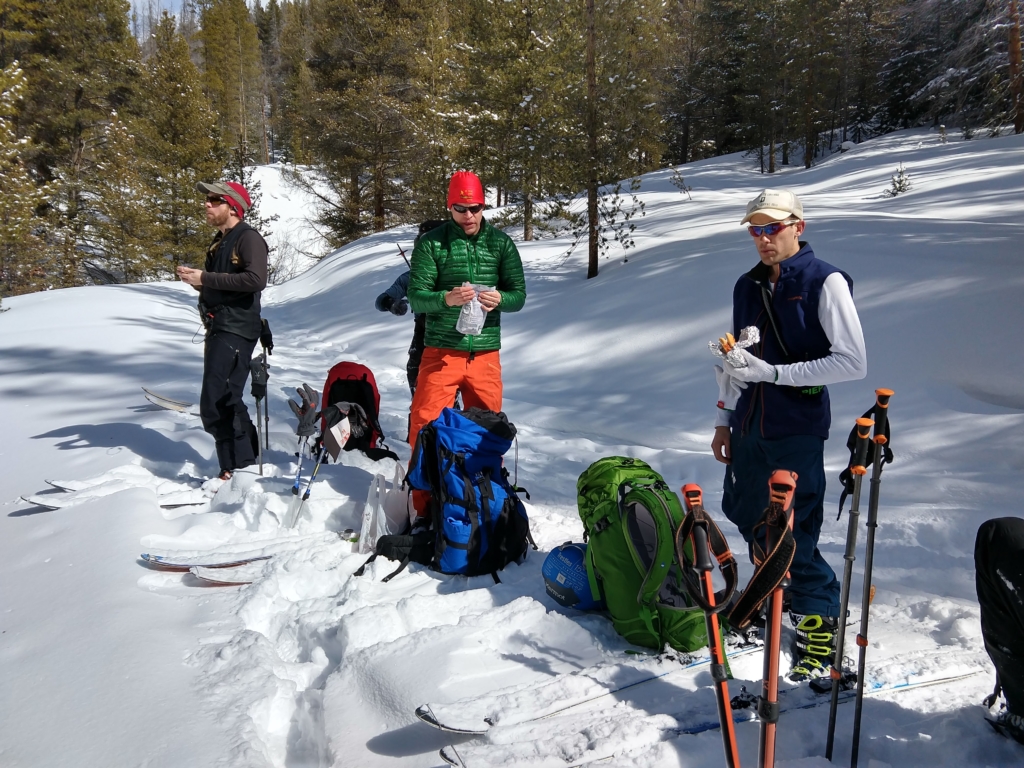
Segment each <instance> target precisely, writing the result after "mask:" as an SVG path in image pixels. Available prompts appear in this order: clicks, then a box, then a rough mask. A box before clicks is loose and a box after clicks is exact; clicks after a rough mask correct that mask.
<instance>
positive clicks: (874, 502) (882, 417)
mask: <svg viewBox="0 0 1024 768" xmlns="http://www.w3.org/2000/svg"><path fill="white" fill-rule="evenodd" d="M893 394H894V393H893V391H892V390H891V389H876V390H875V431H874V435H873V437H872V442H874V443H875V456H874V460H873V461H872V462H871V490H870V495H869V497H868V523H867V528H868V538H867V543H866V544H865V547H864V592H863V595H862V597H861V603H860V611H861V613H860V632H858V633H857V645H858V646H859V649H858V650H859V653H858V658H857V698H856V706H855V708H854V710H853V750H852V752H851V753H850V768H857V757H858V752H859V751H860V718H861V711H862V708H863V704H864V667H865V664H866V662H867V652H868V614H869V612H870V609H871V568H872V565H873V564H874V562H873V561H874V553H875V529H876V528H877V527H878V490H879V486H880V485H881V483H882V463H883V462H882V456H883V453H884V451H883V450H882V449H883V447H884V446H885V444H886V442H887V438H886V436H885V432H886V422H887V421H888V419H889V398H891V397H892V396H893Z"/></svg>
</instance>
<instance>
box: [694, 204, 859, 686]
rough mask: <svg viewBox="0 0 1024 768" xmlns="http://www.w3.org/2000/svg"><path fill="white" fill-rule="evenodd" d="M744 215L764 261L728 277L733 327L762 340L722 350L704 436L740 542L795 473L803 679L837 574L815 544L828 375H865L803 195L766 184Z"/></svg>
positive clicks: (794, 602)
mask: <svg viewBox="0 0 1024 768" xmlns="http://www.w3.org/2000/svg"><path fill="white" fill-rule="evenodd" d="M741 223H743V224H747V225H748V226H747V230H748V231H749V233H750V235H751V236H752V237H753V238H754V245H755V246H756V248H757V255H758V256H759V257H760V261H759V262H758V264H757V265H756V266H755V267H754V268H753V269H752V270H750V271H749V272H747V273H746V274H745V275H743V276H742V277H740V279H739V280H738V281H737V282H736V286H735V288H734V289H733V308H732V314H733V327H732V332H733V334H735V335H736V336H739V333H740V331H741V330H742V329H744V328H747V327H748V326H752V325H753V326H757V328H758V330H759V331H760V341H759V342H758V343H757V344H755V345H754V346H752V347H750V348H749V349H741V350H738V352H739V355H740V356H741V357H742V358H743V362H744V363H745V364H744V365H741V366H735V365H732V364H730V363H729V361H728V360H726V361H724V365H723V370H722V371H721V372H720V374H719V376H720V377H721V378H722V379H723V381H722V382H720V384H722V385H723V386H722V390H723V391H726V390H729V389H731V391H732V392H733V393H734V394H736V393H738V401H736V402H728V399H729V398H723V400H721V401H719V411H718V420H717V422H716V425H715V438H714V441H713V442H712V445H711V448H712V451H713V452H714V454H715V458H716V459H717V460H718V461H720V462H722V463H723V464H727V465H729V466H728V469H727V470H726V473H725V489H724V491H725V492H724V495H723V497H722V511H723V512H724V513H725V516H726V517H728V518H729V519H730V520H731V521H732V522H733V523H735V524H736V525H737V527H738V528H739V529H740V533H742V534H743V538H744V539H745V540H746V541H747V542H748V543H749V542H751V541H752V540H753V537H754V535H755V533H754V526H755V525H756V524H757V523H758V522H759V521H760V518H761V515H762V514H763V512H764V510H765V508H766V507H767V506H768V477H769V475H770V474H771V472H772V471H773V470H775V469H788V470H791V471H793V472H796V473H797V475H798V477H799V479H798V480H797V486H796V499H795V503H794V531H793V534H794V537H795V538H796V543H797V552H796V556H795V557H794V559H793V566H792V568H791V569H790V576H791V586H790V588H789V590H788V592H787V597H788V598H790V599H791V606H790V608H791V610H790V618H791V620H792V621H793V625H794V627H795V628H796V635H797V640H796V656H797V662H796V664H795V666H794V668H793V671H792V673H791V675H790V677H791V679H793V680H802V679H807V678H810V677H816V676H819V675H822V674H826V673H827V672H828V667H829V665H830V664H831V663H832V657H833V655H834V653H835V643H836V619H837V617H838V616H839V598H840V595H839V592H840V589H839V581H838V580H837V579H836V575H835V573H834V572H833V570H832V568H831V567H830V566H829V564H828V563H827V562H825V559H824V558H823V557H822V556H821V553H820V552H819V551H818V535H819V533H820V532H821V525H822V520H823V516H824V500H825V468H824V450H825V440H826V439H827V438H828V430H829V426H830V423H831V418H832V417H831V411H830V409H829V399H828V389H827V387H826V385H828V384H835V383H838V382H841V381H852V380H855V379H862V378H864V376H865V375H867V354H866V352H865V348H864V334H863V331H862V330H861V325H860V318H859V317H858V315H857V308H856V307H855V306H854V303H853V294H852V287H853V280H852V279H851V278H850V276H849V275H847V274H846V273H845V272H843V271H842V270H840V269H837V268H836V267H833V266H832V265H831V264H827V263H825V262H824V261H821V260H819V259H817V258H815V256H814V252H813V251H812V250H811V246H810V245H808V244H807V243H806V242H804V241H802V240H801V239H800V236H801V235H802V234H803V233H804V229H805V228H806V222H805V221H804V209H803V204H802V203H801V202H800V198H798V197H797V196H796V195H795V194H793V192H791V191H789V190H787V189H766V190H763V191H762V192H761V193H760V194H759V195H758V196H757V197H755V198H754V199H753V200H751V201H750V202H749V203H748V204H747V214H746V216H744V217H743V221H742V222H741ZM733 399H735V397H734V398H733ZM759 535H760V536H762V537H763V535H764V534H763V533H760V534H759ZM761 544H762V546H763V545H764V542H763V541H762V542H761Z"/></svg>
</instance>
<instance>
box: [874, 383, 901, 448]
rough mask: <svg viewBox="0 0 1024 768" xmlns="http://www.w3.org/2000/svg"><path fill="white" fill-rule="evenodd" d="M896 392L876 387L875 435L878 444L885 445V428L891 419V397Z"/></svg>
mask: <svg viewBox="0 0 1024 768" xmlns="http://www.w3.org/2000/svg"><path fill="white" fill-rule="evenodd" d="M894 394H896V393H895V392H893V391H892V390H891V389H876V390H875V406H876V407H875V437H874V440H875V442H876V443H877V444H878V445H885V443H886V437H885V429H886V424H887V422H888V420H889V398H890V397H892V396H893V395H894Z"/></svg>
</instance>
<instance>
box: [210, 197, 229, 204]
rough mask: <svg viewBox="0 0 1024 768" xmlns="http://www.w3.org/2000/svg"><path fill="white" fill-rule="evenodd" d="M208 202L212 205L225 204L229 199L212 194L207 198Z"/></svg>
mask: <svg viewBox="0 0 1024 768" xmlns="http://www.w3.org/2000/svg"><path fill="white" fill-rule="evenodd" d="M206 202H208V203H210V204H211V205H225V204H226V203H227V202H228V201H227V200H225V199H224V198H223V197H215V196H213V195H211V196H210V197H207V198H206Z"/></svg>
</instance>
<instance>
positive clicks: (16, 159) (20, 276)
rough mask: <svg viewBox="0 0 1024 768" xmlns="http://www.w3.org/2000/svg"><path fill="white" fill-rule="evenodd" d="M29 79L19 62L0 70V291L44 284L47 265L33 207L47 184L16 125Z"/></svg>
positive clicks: (42, 200) (44, 196) (41, 199)
mask: <svg viewBox="0 0 1024 768" xmlns="http://www.w3.org/2000/svg"><path fill="white" fill-rule="evenodd" d="M26 87H27V79H26V77H25V74H24V72H22V71H21V69H19V68H18V65H17V64H16V63H15V64H10V65H8V66H7V67H6V68H4V69H3V70H0V189H2V190H3V194H0V294H3V295H11V294H18V293H26V292H28V291H33V290H38V289H39V288H41V287H44V285H45V269H44V267H43V266H42V264H41V263H40V260H39V258H38V254H39V253H40V251H41V250H42V245H43V243H42V242H41V241H40V239H39V238H38V237H37V232H38V231H39V230H40V228H41V227H42V225H43V222H42V220H41V219H40V218H39V217H38V216H37V215H36V210H37V209H38V208H39V207H40V206H41V205H43V204H44V203H45V202H46V199H47V194H48V190H47V188H46V187H45V186H40V185H38V184H37V183H36V182H35V180H34V179H33V178H32V176H31V175H30V173H29V170H28V168H26V165H25V162H24V156H25V154H26V153H27V150H28V140H27V139H19V138H18V137H17V135H16V134H15V131H14V125H15V121H16V119H17V115H18V111H19V103H20V101H21V98H22V95H23V94H24V92H25V91H26Z"/></svg>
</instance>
